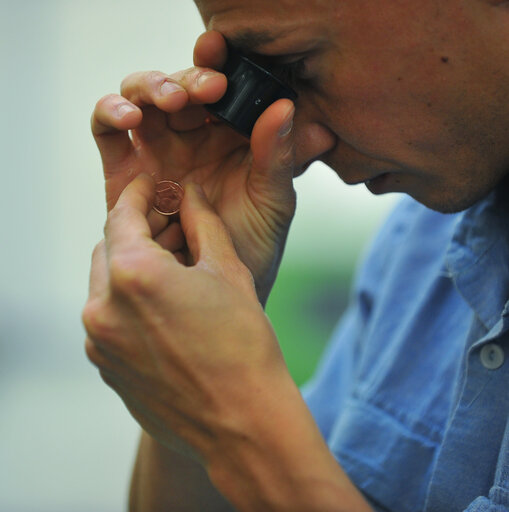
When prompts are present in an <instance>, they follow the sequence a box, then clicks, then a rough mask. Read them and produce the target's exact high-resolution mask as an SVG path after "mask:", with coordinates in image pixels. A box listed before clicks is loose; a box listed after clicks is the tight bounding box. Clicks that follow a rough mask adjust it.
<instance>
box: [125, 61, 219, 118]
mask: <svg viewBox="0 0 509 512" xmlns="http://www.w3.org/2000/svg"><path fill="white" fill-rule="evenodd" d="M226 84H227V82H226V77H225V76H224V75H223V74H222V73H219V72H217V71H215V70H213V69H210V68H200V67H192V68H189V69H185V70H183V71H179V72H177V73H174V74H172V75H167V74H165V73H161V72H158V71H149V72H139V73H133V74H132V75H129V76H128V77H127V78H125V79H124V81H123V82H122V86H121V94H122V96H124V97H125V98H126V99H128V100H129V101H130V102H132V103H134V104H135V105H138V106H144V105H155V106H156V107H157V108H159V109H160V110H162V111H164V112H168V113H172V112H178V111H180V110H182V109H183V108H184V107H185V106H186V105H188V104H204V103H214V102H215V101H217V100H219V98H221V96H222V95H223V94H224V92H225V91H226Z"/></svg>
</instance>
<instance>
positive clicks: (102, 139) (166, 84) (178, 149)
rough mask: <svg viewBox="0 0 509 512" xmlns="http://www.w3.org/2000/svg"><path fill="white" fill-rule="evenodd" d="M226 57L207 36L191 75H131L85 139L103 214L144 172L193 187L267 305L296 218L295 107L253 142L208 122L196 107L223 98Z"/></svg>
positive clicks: (220, 42)
mask: <svg viewBox="0 0 509 512" xmlns="http://www.w3.org/2000/svg"><path fill="white" fill-rule="evenodd" d="M226 55H227V48H226V42H225V40H224V38H223V36H222V35H221V34H220V33H218V32H206V33H205V34H203V35H202V36H201V37H200V38H199V39H198V41H197V43H196V46H195V51H194V61H195V67H192V68H189V69H187V70H185V71H181V72H177V73H175V74H172V75H166V74H164V73H160V72H141V73H135V74H132V75H129V76H128V77H127V78H126V79H125V80H124V81H123V82H122V87H121V94H120V95H116V94H110V95H107V96H104V97H103V98H102V99H101V100H99V101H98V103H97V105H96V108H95V110H94V113H93V116H92V132H93V134H94V138H95V140H96V143H97V145H98V148H99V151H100V153H101V158H102V162H103V170H104V177H105V181H106V199H107V207H108V210H111V208H113V206H114V205H115V203H116V201H117V199H118V197H119V195H120V193H121V192H122V190H123V189H124V188H125V187H126V185H127V184H128V183H129V182H130V181H131V180H132V179H133V178H134V177H135V176H136V175H138V174H139V173H141V172H144V173H147V174H150V175H152V176H153V177H154V179H155V180H156V181H158V180H163V179H170V180H175V181H178V182H180V183H181V184H185V183H187V182H189V181H192V182H195V183H198V184H200V185H201V186H202V188H203V190H204V191H205V194H206V195H207V198H208V201H209V202H210V203H211V204H212V205H213V207H214V208H215V210H216V211H217V213H218V214H219V216H220V217H221V219H222V220H223V222H224V223H225V224H226V226H227V228H228V230H229V232H230V235H231V237H232V240H233V243H234V246H235V249H236V250H237V253H238V255H239V257H240V259H241V260H242V261H243V262H244V264H245V265H246V266H247V267H248V268H249V270H250V271H251V273H252V275H253V278H254V281H255V285H256V290H257V294H258V297H259V300H260V302H262V304H264V303H265V301H266V299H267V296H268V294H269V291H270V289H271V287H272V284H273V282H274V279H275V276H276V272H277V269H278V266H279V262H280V259H281V256H282V252H283V249H284V244H285V241H286V236H287V233H288V229H289V225H290V222H291V219H292V217H293V214H294V210H295V191H294V189H293V184H292V178H293V173H294V144H293V136H292V131H291V127H292V121H293V114H294V105H293V103H292V102H291V101H290V100H286V99H282V100H278V101H277V102H275V103H274V104H272V105H271V106H270V107H269V108H268V109H267V110H266V111H265V112H264V113H263V114H262V116H261V117H260V118H259V119H258V121H257V123H256V125H255V127H254V130H253V134H252V137H251V140H250V141H248V140H247V139H245V138H244V137H242V136H240V135H238V134H237V133H235V132H234V131H233V130H232V129H231V128H230V127H228V126H226V125H225V124H222V123H219V122H217V121H216V120H214V119H212V120H211V119H210V115H209V114H208V112H207V111H206V110H205V108H204V107H203V105H204V104H207V103H213V102H215V101H217V100H218V99H219V98H221V96H222V95H223V94H224V92H225V90H226V78H225V76H224V75H223V74H221V73H220V72H217V71H215V69H220V68H221V67H222V65H223V63H224V61H225V59H226ZM129 132H130V133H131V136H129ZM152 217H153V218H152V222H151V224H152V227H153V230H154V231H156V232H159V231H162V230H164V228H165V227H166V223H167V218H163V217H162V216H161V215H159V214H156V213H155V212H154V213H153V215H152Z"/></svg>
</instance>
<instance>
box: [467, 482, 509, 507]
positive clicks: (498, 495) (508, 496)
mask: <svg viewBox="0 0 509 512" xmlns="http://www.w3.org/2000/svg"><path fill="white" fill-rule="evenodd" d="M504 495H505V496H504ZM504 503H505V504H504ZM464 512H509V492H508V491H506V490H505V489H501V488H499V487H498V488H497V487H495V488H493V489H492V490H491V492H490V495H489V497H487V498H486V497H484V496H481V497H479V498H477V499H476V500H474V501H473V502H472V503H471V504H470V505H469V506H468V507H467V508H466V509H465V510H464Z"/></svg>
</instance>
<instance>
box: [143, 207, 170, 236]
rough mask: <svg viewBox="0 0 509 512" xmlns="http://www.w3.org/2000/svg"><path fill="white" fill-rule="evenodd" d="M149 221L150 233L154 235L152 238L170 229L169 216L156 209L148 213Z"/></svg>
mask: <svg viewBox="0 0 509 512" xmlns="http://www.w3.org/2000/svg"><path fill="white" fill-rule="evenodd" d="M147 220H148V225H149V226H150V232H151V233H152V238H156V237H157V236H158V235H159V234H160V233H162V232H163V231H164V230H165V229H166V228H167V227H168V222H169V220H170V219H169V217H168V216H167V215H161V214H160V213H158V212H156V211H155V210H154V209H151V210H150V211H149V212H148V215H147Z"/></svg>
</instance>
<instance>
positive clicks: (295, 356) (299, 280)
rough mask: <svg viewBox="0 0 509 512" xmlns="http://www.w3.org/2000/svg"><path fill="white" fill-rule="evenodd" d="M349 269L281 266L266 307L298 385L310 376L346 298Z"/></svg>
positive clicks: (293, 265) (347, 266) (294, 265)
mask: <svg viewBox="0 0 509 512" xmlns="http://www.w3.org/2000/svg"><path fill="white" fill-rule="evenodd" d="M351 273H352V268H351V267H350V266H349V265H346V264H345V265H343V266H342V267H340V268H338V269H333V268H329V267H311V266H308V265H305V264H302V263H301V264H299V263H297V262H296V263H289V264H283V265H282V267H281V270H280V273H279V276H278V278H277V281H276V284H275V286H274V289H273V291H272V294H271V296H270V298H269V301H268V304H267V310H266V311H267V314H268V315H269V317H270V319H271V320H272V323H273V325H274V329H275V330H276V333H277V335H278V338H279V342H280V345H281V349H282V351H283V354H284V356H285V360H286V364H287V365H288V369H289V370H290V373H291V374H292V376H293V378H294V380H295V382H296V383H297V384H299V385H300V384H303V383H304V382H305V381H306V380H307V379H309V377H311V375H312V373H313V370H314V368H315V366H316V364H317V362H318V360H319V358H320V354H321V353H322V351H323V348H324V346H325V344H326V342H327V340H328V339H329V336H330V334H331V331H332V329H333V327H334V325H335V324H336V322H337V321H338V318H339V315H340V314H341V312H342V311H343V310H344V308H345V306H346V302H347V299H348V292H349V285H350V279H351Z"/></svg>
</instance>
